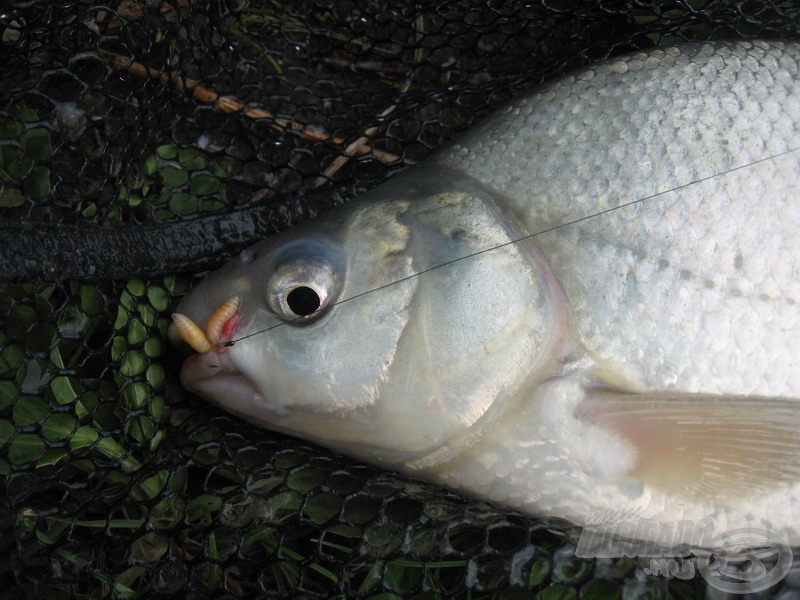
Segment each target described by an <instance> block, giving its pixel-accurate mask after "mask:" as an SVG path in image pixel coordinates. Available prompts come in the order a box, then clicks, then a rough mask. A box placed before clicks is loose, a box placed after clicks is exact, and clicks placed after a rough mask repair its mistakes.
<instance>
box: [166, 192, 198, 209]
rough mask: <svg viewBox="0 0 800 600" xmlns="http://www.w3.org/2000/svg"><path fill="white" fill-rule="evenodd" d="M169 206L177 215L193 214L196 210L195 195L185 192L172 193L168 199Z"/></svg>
mask: <svg viewBox="0 0 800 600" xmlns="http://www.w3.org/2000/svg"><path fill="white" fill-rule="evenodd" d="M169 207H170V208H171V209H172V210H174V211H175V212H176V213H178V214H179V215H193V214H195V213H196V212H197V207H198V201H197V196H194V195H193V194H187V193H185V192H179V193H177V194H173V195H172V198H170V201H169Z"/></svg>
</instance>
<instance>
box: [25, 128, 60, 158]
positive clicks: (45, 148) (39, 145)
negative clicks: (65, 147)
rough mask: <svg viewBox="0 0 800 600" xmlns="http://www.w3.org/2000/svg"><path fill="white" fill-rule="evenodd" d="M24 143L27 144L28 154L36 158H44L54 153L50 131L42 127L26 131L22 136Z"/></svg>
mask: <svg viewBox="0 0 800 600" xmlns="http://www.w3.org/2000/svg"><path fill="white" fill-rule="evenodd" d="M22 145H23V146H25V150H27V151H28V155H29V156H31V157H32V158H34V159H36V160H44V159H45V158H47V157H48V156H50V155H51V154H52V153H53V143H52V141H51V139H50V132H49V131H47V129H44V128H42V127H35V128H34V129H29V130H28V131H26V132H25V134H24V135H23V136H22Z"/></svg>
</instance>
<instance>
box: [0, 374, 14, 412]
mask: <svg viewBox="0 0 800 600" xmlns="http://www.w3.org/2000/svg"><path fill="white" fill-rule="evenodd" d="M16 397H17V386H15V385H14V384H13V383H12V382H11V381H7V380H6V381H0V408H4V407H6V406H11V404H12V403H13V402H14V399H15V398H16Z"/></svg>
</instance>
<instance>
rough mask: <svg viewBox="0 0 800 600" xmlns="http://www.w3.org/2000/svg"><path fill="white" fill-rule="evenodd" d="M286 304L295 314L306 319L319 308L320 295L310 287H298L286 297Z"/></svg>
mask: <svg viewBox="0 0 800 600" xmlns="http://www.w3.org/2000/svg"><path fill="white" fill-rule="evenodd" d="M286 304H288V305H289V308H290V309H291V311H292V312H293V313H294V314H296V315H298V316H300V317H305V316H306V315H310V314H311V313H313V312H314V311H315V310H317V309H318V308H319V295H318V294H317V292H315V291H314V290H312V289H311V288H310V287H305V286H302V287H297V288H294V289H293V290H292V291H291V292H289V295H288V296H286Z"/></svg>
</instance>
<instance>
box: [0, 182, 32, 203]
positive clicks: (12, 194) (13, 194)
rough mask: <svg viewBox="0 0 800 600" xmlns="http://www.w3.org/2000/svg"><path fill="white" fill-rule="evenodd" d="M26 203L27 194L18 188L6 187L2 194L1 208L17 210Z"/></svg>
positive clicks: (0, 198)
mask: <svg viewBox="0 0 800 600" xmlns="http://www.w3.org/2000/svg"><path fill="white" fill-rule="evenodd" d="M25 202H27V200H26V199H25V194H23V193H22V191H20V190H18V189H17V188H12V187H5V188H3V191H2V192H0V208H16V207H17V206H22V205H23V204H25Z"/></svg>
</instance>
